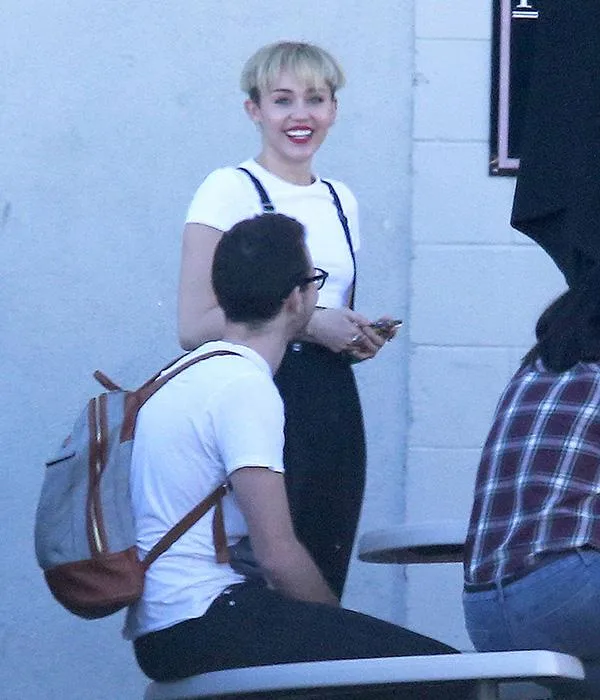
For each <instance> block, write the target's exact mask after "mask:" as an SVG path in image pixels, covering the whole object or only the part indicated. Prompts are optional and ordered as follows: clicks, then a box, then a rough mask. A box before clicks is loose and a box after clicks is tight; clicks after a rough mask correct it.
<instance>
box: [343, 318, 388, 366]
mask: <svg viewBox="0 0 600 700" xmlns="http://www.w3.org/2000/svg"><path fill="white" fill-rule="evenodd" d="M385 342H386V338H385V337H384V336H383V335H381V334H380V333H378V332H377V331H376V330H375V329H374V328H371V326H370V323H365V324H362V325H361V327H360V334H359V335H358V337H356V338H355V339H354V340H353V342H352V343H351V344H350V347H348V348H347V352H348V354H349V355H350V357H352V359H353V360H354V361H355V362H362V361H363V360H370V359H371V358H373V357H375V355H377V353H378V352H379V350H380V349H381V348H382V347H383V345H384V344H385Z"/></svg>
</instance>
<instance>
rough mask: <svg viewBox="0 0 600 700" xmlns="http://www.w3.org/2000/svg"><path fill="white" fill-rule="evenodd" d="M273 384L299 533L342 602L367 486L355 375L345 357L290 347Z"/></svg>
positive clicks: (296, 345)
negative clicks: (280, 402) (280, 411)
mask: <svg viewBox="0 0 600 700" xmlns="http://www.w3.org/2000/svg"><path fill="white" fill-rule="evenodd" d="M275 383H276V384H277V387H278V388H279V391H280V393H281V396H282V398H283V402H284V405H285V421H286V424H285V451H284V464H285V482H286V488H287V493H288V499H289V502H290V510H291V513H292V519H293V521H294V527H295V529H296V534H297V536H298V539H299V540H300V541H301V542H302V543H303V544H304V545H305V546H306V548H307V549H308V551H309V552H310V554H311V556H312V557H313V559H314V560H315V562H316V563H317V565H318V567H319V568H320V569H321V571H322V572H323V575H324V576H325V578H326V579H327V581H328V583H329V585H330V586H331V588H332V589H333V591H334V592H335V593H336V594H337V595H338V596H340V597H341V594H342V590H343V587H344V583H345V581H346V574H347V572H348V566H349V563H350V556H351V553H352V544H353V542H354V536H355V534H356V527H357V524H358V518H359V515H360V507H361V504H362V496H363V489H364V483H365V437H364V428H363V420H362V413H361V408H360V402H359V398H358V391H357V388H356V382H355V379H354V373H353V371H352V368H351V365H350V362H349V361H348V358H347V357H346V356H345V355H341V354H339V353H334V352H331V351H330V350H327V349H326V348H323V347H322V346H320V345H315V344H312V343H293V344H291V345H290V346H289V347H288V350H287V352H286V354H285V357H284V359H283V362H282V363H281V366H280V368H279V371H278V372H277V374H276V375H275Z"/></svg>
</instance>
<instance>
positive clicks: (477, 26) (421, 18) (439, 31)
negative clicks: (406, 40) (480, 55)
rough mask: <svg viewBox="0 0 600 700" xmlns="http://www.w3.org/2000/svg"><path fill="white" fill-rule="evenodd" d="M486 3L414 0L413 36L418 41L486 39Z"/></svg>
mask: <svg viewBox="0 0 600 700" xmlns="http://www.w3.org/2000/svg"><path fill="white" fill-rule="evenodd" d="M491 31H492V19H491V6H490V3H489V2H473V1H472V0H416V2H415V33H416V35H417V37H418V38H419V39H425V38H426V39H489V38H490V36H491Z"/></svg>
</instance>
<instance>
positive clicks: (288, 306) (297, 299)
mask: <svg viewBox="0 0 600 700" xmlns="http://www.w3.org/2000/svg"><path fill="white" fill-rule="evenodd" d="M303 303H304V299H303V296H302V290H301V289H300V287H294V288H293V289H292V291H291V292H290V293H289V294H288V295H287V297H286V298H285V299H284V300H283V307H284V308H285V310H286V311H287V312H288V313H291V314H297V313H299V312H300V311H301V310H302V308H303V306H302V305H303Z"/></svg>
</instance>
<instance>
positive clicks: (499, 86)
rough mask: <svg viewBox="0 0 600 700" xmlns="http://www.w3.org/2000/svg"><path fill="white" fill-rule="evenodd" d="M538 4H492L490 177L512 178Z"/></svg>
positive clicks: (500, 0) (519, 0)
mask: <svg viewBox="0 0 600 700" xmlns="http://www.w3.org/2000/svg"><path fill="white" fill-rule="evenodd" d="M539 5H540V0H494V6H493V10H494V11H493V23H494V24H493V32H492V89H491V105H490V116H491V120H490V170H489V172H490V175H515V174H516V173H517V170H518V168H519V155H520V146H521V134H522V130H523V128H522V127H523V123H524V119H525V107H526V102H527V91H528V88H529V77H530V72H531V64H532V57H533V52H534V49H535V32H536V27H537V22H536V20H537V19H538V16H539V11H538V6H539Z"/></svg>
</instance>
